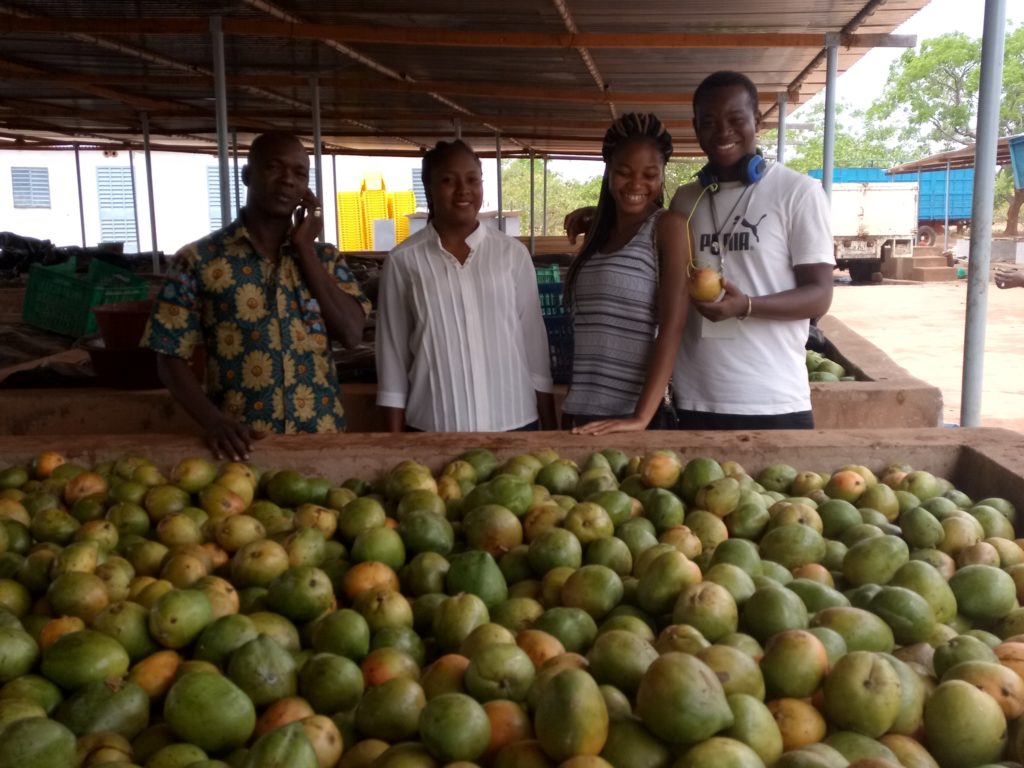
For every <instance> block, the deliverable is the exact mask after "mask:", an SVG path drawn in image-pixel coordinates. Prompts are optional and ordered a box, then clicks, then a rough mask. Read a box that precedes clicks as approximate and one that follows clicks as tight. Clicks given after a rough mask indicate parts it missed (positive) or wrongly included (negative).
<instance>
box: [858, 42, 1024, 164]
mask: <svg viewBox="0 0 1024 768" xmlns="http://www.w3.org/2000/svg"><path fill="white" fill-rule="evenodd" d="M980 77H981V40H979V39H975V38H970V37H968V36H967V35H965V34H963V33H962V32H950V33H948V34H945V35H941V36H940V37H935V38H931V39H929V40H925V41H924V42H922V43H921V45H920V47H919V48H915V49H910V50H907V51H905V52H904V53H903V55H902V56H900V58H899V59H897V60H896V61H895V62H894V63H893V64H892V66H891V67H890V68H889V76H888V79H887V81H886V84H885V87H884V89H883V90H882V94H881V96H880V97H879V98H878V100H876V101H875V103H874V104H872V106H871V107H870V108H869V109H868V112H867V117H868V119H869V120H871V121H875V122H879V123H881V122H885V123H888V124H889V125H891V126H892V127H893V128H894V131H895V137H896V139H897V140H898V141H899V142H900V144H901V145H903V146H905V147H907V148H909V149H911V150H912V153H913V154H914V155H915V156H918V157H920V156H922V155H927V154H931V153H933V152H937V151H944V150H949V149H955V148H957V147H961V146H965V145H968V144H973V143H974V142H975V140H976V125H977V108H978V89H979V82H980ZM1002 91H1003V92H1002V102H1001V107H1000V131H999V133H1000V135H1001V136H1008V135H1012V134H1014V133H1020V132H1022V131H1024V27H1020V28H1018V29H1016V30H1012V31H1010V32H1009V33H1008V34H1007V35H1006V38H1005V51H1004V57H1003V89H1002Z"/></svg>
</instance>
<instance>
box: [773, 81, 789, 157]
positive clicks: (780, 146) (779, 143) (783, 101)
mask: <svg viewBox="0 0 1024 768" xmlns="http://www.w3.org/2000/svg"><path fill="white" fill-rule="evenodd" d="M788 103H789V94H787V93H786V92H785V91H779V94H778V96H776V104H777V105H778V107H777V108H778V110H779V128H778V131H777V133H778V137H777V139H776V142H775V162H777V163H779V164H780V165H785V164H786V105H787V104H788Z"/></svg>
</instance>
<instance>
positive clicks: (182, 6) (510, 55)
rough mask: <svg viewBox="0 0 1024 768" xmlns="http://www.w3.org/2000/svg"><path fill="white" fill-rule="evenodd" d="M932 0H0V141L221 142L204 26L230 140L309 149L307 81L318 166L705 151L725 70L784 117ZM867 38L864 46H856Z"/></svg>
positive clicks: (205, 145) (206, 145)
mask: <svg viewBox="0 0 1024 768" xmlns="http://www.w3.org/2000/svg"><path fill="white" fill-rule="evenodd" d="M926 4H927V0H759V1H758V2H757V3H751V2H749V0H688V2H679V0H650V1H647V0H643V1H641V2H634V3H630V4H626V5H624V4H623V3H622V2H621V1H620V0H516V1H515V2H505V3H481V2H473V3H470V2H465V0H391V1H390V2H380V1H379V0H378V2H374V3H369V2H365V0H341V1H339V2H328V3H324V2H315V1H314V0H274V1H270V0H219V2H218V0H212V2H206V1H205V0H160V1H159V2H157V1H156V0H134V1H133V2H115V1H113V0H70V1H69V0H17V2H3V1H2V0H0V146H3V145H4V144H3V139H4V138H5V137H6V138H9V139H20V140H21V142H22V146H33V145H39V146H45V145H50V144H52V143H68V142H79V143H97V144H103V145H124V144H125V143H134V144H136V145H137V144H138V143H140V142H141V136H140V132H141V127H140V126H141V117H140V115H141V113H142V112H145V113H146V114H147V116H148V120H149V124H150V131H151V135H152V137H153V144H154V145H155V146H160V147H162V148H169V147H177V148H184V149H197V148H198V149H207V150H212V149H214V148H215V146H216V121H215V109H214V107H215V102H214V99H213V96H214V83H213V51H214V47H213V37H212V35H211V34H210V32H209V29H210V23H211V20H212V19H213V18H214V16H219V17H220V18H221V20H222V24H223V27H224V50H225V60H226V68H227V78H228V113H229V114H228V118H229V123H230V128H231V129H232V130H233V131H235V132H237V134H238V137H239V140H240V141H243V142H245V141H247V140H248V139H249V138H250V137H251V136H252V135H253V134H255V133H258V132H261V131H265V130H268V129H271V128H275V129H279V130H286V131H292V132H295V133H297V134H299V135H302V136H304V137H306V138H307V139H308V138H310V137H311V135H312V132H313V117H312V111H311V105H312V103H313V101H314V92H313V89H312V85H311V78H313V77H316V78H317V83H318V87H319V96H320V103H321V119H322V128H321V133H322V137H323V140H324V143H325V145H326V148H327V149H328V150H329V151H342V152H397V151H401V152H419V151H421V150H422V148H424V147H429V146H431V145H432V144H433V143H434V142H436V141H437V140H439V139H443V138H450V137H452V135H453V134H454V131H455V127H454V126H455V125H456V124H458V125H459V126H461V131H462V135H463V137H464V138H466V139H467V140H469V141H470V142H471V143H473V144H474V145H475V146H476V147H477V148H478V149H480V150H482V151H483V152H485V153H486V152H493V149H494V144H495V138H494V137H495V135H496V132H500V134H501V136H502V142H503V151H506V152H516V151H524V152H525V151H528V150H534V151H536V152H537V153H539V154H587V153H594V152H596V151H597V150H598V144H599V141H600V137H601V136H602V135H603V133H604V130H605V129H606V128H607V126H608V123H609V122H610V121H611V119H612V118H613V116H614V115H615V114H621V113H623V112H628V111H635V110H642V111H653V112H656V113H657V114H658V115H659V117H661V118H662V120H664V121H665V122H666V123H667V124H668V125H669V126H670V130H671V131H672V133H673V136H674V137H675V139H676V146H677V151H678V152H679V153H680V154H696V153H697V152H698V150H697V147H696V143H695V141H694V139H693V131H692V128H691V127H690V120H691V118H692V111H691V107H690V96H691V94H692V92H693V90H694V88H696V86H697V84H698V83H699V82H700V81H701V80H702V79H703V78H704V77H705V76H706V75H707V74H709V73H710V72H713V71H715V70H718V69H737V70H740V71H743V72H745V73H747V74H748V75H750V76H751V77H752V79H753V80H754V81H755V83H757V85H758V87H759V89H760V90H761V92H762V109H763V110H764V111H765V112H766V120H767V122H768V123H769V124H771V123H773V122H774V121H775V120H777V114H776V113H775V111H774V110H775V109H776V107H775V106H774V105H773V104H772V103H771V102H773V101H774V99H775V96H776V95H777V94H778V93H780V92H786V93H788V100H789V109H790V110H792V109H795V108H796V107H797V106H798V105H799V104H801V103H803V102H805V101H806V100H807V99H809V98H810V97H811V96H813V95H814V94H815V93H816V92H817V91H819V90H820V89H821V88H822V87H823V84H824V80H825V59H824V55H823V51H824V44H825V37H824V36H825V34H827V33H841V34H845V35H848V36H849V35H853V36H855V37H847V38H845V39H844V42H845V43H846V44H848V45H850V46H856V47H846V48H841V49H840V70H841V71H842V70H844V69H846V68H847V67H849V66H850V65H851V64H852V63H853V62H854V61H856V60H857V59H858V58H860V57H861V56H862V55H863V54H864V53H865V52H866V51H867V50H869V49H870V46H871V45H872V44H874V43H875V42H877V41H876V40H873V39H869V38H865V37H863V35H879V34H888V33H891V32H892V31H893V30H894V29H895V28H896V27H897V26H899V25H900V24H901V23H902V22H904V21H905V20H906V19H908V18H909V17H910V16H911V15H912V14H913V13H915V12H916V11H918V10H920V9H921V8H922V7H923V6H924V5H926ZM856 36H861V37H856Z"/></svg>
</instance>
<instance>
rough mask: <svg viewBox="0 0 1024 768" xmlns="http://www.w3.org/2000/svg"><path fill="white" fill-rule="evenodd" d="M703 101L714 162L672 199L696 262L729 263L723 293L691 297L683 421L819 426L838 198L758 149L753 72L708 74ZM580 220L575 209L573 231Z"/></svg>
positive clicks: (700, 128)
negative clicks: (811, 338)
mask: <svg viewBox="0 0 1024 768" xmlns="http://www.w3.org/2000/svg"><path fill="white" fill-rule="evenodd" d="M693 107H694V118H693V125H694V129H695V131H696V133H697V138H698V141H699V142H700V146H701V149H702V150H704V153H705V154H706V155H707V158H708V163H707V165H706V166H705V167H704V168H703V170H702V171H701V173H700V174H699V175H698V180H697V181H695V182H692V183H691V184H687V185H685V186H683V187H680V188H679V190H677V192H676V194H675V196H674V197H673V198H672V203H671V205H670V207H671V209H672V210H673V211H676V212H678V213H680V214H682V215H683V216H684V217H685V218H687V219H688V227H689V229H690V237H691V240H690V242H691V244H692V247H693V255H692V261H693V262H694V264H695V265H697V266H701V265H702V264H706V265H707V266H711V267H713V268H714V269H717V270H720V271H721V272H722V274H723V289H724V294H723V295H722V296H721V298H720V299H718V300H717V301H713V302H711V301H705V302H698V301H690V311H689V314H688V317H687V321H686V329H685V333H684V336H683V342H682V345H681V347H680V351H679V355H678V357H677V360H676V365H675V368H674V370H673V374H672V390H673V399H674V402H675V406H676V410H677V413H678V416H679V427H680V428H681V429H797V428H804V429H806V428H812V427H813V426H814V420H813V417H812V414H811V397H810V385H809V383H808V380H807V369H806V365H805V362H804V361H805V354H804V345H805V344H806V341H807V334H808V328H809V325H810V320H811V318H818V317H821V316H822V315H824V314H825V313H826V312H827V311H828V308H829V306H830V304H831V303H832V272H833V269H834V266H835V258H834V255H833V247H832V235H831V230H830V225H829V203H828V199H827V197H826V195H825V193H824V191H823V190H822V188H821V185H820V183H819V182H817V181H815V180H814V179H812V178H811V177H809V176H804V175H802V174H799V173H796V172H795V171H792V170H790V169H788V168H786V167H785V166H782V165H771V166H768V165H766V164H765V162H764V161H763V160H762V159H761V158H760V155H759V154H758V151H757V132H758V130H759V129H760V125H761V113H760V111H759V110H758V100H757V88H756V86H755V85H754V84H753V82H752V81H751V80H750V79H749V78H748V77H746V76H745V75H742V74H740V73H738V72H716V73H714V74H712V75H710V76H709V77H707V78H705V80H704V81H703V82H702V83H701V84H700V86H699V87H698V88H697V90H696V92H695V93H694V96H693ZM582 223H583V222H582V221H579V220H577V219H574V218H573V217H572V215H570V218H568V219H567V229H568V230H569V234H570V237H572V236H573V234H575V230H577V229H578V228H579V227H580V225H581V224H582ZM684 300H685V299H684Z"/></svg>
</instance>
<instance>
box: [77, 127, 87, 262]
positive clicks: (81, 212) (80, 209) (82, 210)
mask: <svg viewBox="0 0 1024 768" xmlns="http://www.w3.org/2000/svg"><path fill="white" fill-rule="evenodd" d="M75 180H76V181H77V182H78V223H79V225H80V226H81V227H82V247H83V248H85V203H84V202H83V199H82V158H81V157H80V156H79V152H78V145H77V144H75Z"/></svg>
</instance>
